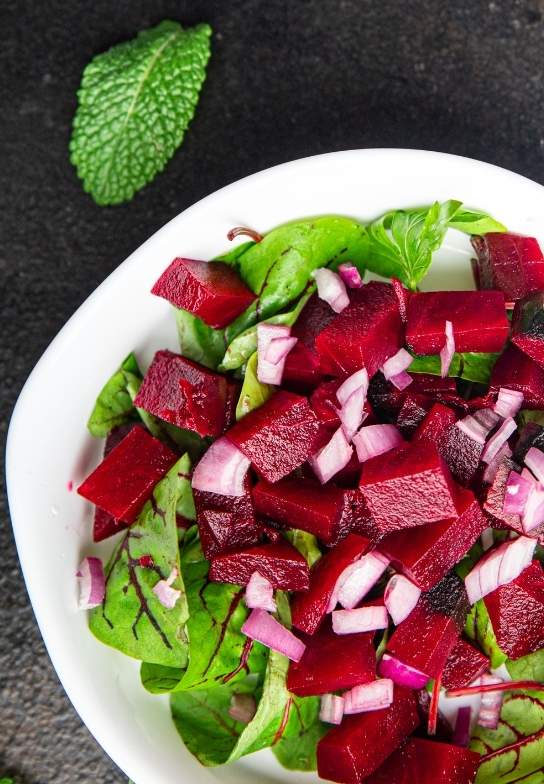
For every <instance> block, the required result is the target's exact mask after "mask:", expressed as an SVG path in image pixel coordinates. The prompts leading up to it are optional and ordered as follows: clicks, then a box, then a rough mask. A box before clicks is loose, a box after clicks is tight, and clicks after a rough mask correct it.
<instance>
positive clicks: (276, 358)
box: [264, 337, 298, 365]
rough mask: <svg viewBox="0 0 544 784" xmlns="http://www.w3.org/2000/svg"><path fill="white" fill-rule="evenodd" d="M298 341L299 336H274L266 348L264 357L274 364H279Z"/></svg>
mask: <svg viewBox="0 0 544 784" xmlns="http://www.w3.org/2000/svg"><path fill="white" fill-rule="evenodd" d="M297 343H298V338H287V337H282V338H272V340H271V341H270V343H269V344H268V348H267V349H266V353H265V355H264V358H265V360H266V361H267V362H270V363H271V364H272V365H277V364H279V363H280V362H281V361H282V359H285V357H286V356H287V354H288V353H289V352H290V351H291V349H292V348H294V346H295V345H296V344H297Z"/></svg>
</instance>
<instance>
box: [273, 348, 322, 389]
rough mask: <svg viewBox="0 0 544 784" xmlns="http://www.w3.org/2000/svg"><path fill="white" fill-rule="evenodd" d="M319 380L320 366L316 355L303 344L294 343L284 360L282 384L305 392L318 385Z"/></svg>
mask: <svg viewBox="0 0 544 784" xmlns="http://www.w3.org/2000/svg"><path fill="white" fill-rule="evenodd" d="M320 379H321V365H320V362H319V357H318V356H317V353H316V352H315V351H313V350H312V349H310V348H308V346H305V345H304V343H296V344H295V346H294V348H292V349H291V351H290V352H289V353H288V354H287V357H286V359H285V365H284V367H283V377H282V384H283V385H287V386H291V387H293V388H294V389H302V390H307V389H311V388H312V387H315V386H316V384H319V381H320Z"/></svg>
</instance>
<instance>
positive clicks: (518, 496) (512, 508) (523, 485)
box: [503, 471, 534, 515]
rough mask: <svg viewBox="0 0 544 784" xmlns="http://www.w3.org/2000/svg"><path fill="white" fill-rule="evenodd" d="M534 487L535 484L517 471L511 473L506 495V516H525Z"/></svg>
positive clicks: (504, 507) (504, 505) (504, 510)
mask: <svg viewBox="0 0 544 784" xmlns="http://www.w3.org/2000/svg"><path fill="white" fill-rule="evenodd" d="M533 487H534V483H533V482H531V481H530V480H528V479H525V477H523V476H521V474H518V473H517V472H516V471H510V473H509V475H508V481H507V482H506V490H505V494H504V504H503V512H504V514H514V515H523V513H524V511H525V506H526V504H527V499H528V498H529V493H530V492H531V489H532V488H533Z"/></svg>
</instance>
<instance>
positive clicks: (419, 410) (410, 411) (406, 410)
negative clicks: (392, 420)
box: [397, 393, 433, 438]
mask: <svg viewBox="0 0 544 784" xmlns="http://www.w3.org/2000/svg"><path fill="white" fill-rule="evenodd" d="M432 404H433V401H432V400H431V399H430V398H428V397H427V396H426V395H421V394H418V393H416V394H411V393H408V394H407V395H406V397H405V398H404V403H403V404H402V407H401V409H400V411H399V415H398V417H397V427H398V429H399V430H400V432H401V433H402V435H403V436H405V437H407V438H410V437H411V436H413V435H414V433H415V432H416V430H417V428H418V427H419V425H420V424H421V423H422V422H423V420H424V419H425V417H426V416H427V413H428V411H429V409H430V408H431V406H432Z"/></svg>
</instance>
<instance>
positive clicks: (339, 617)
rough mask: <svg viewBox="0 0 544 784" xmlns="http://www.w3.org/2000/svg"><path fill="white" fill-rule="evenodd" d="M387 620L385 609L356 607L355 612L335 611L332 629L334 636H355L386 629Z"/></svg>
mask: <svg viewBox="0 0 544 784" xmlns="http://www.w3.org/2000/svg"><path fill="white" fill-rule="evenodd" d="M388 626H389V620H388V618H387V610H386V609H385V607H383V606H382V607H380V606H377V607H372V606H371V607H358V608H357V609H355V610H335V611H334V612H333V614H332V628H333V631H334V632H335V633H336V634H357V633H358V632H373V631H376V629H387V627H388Z"/></svg>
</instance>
